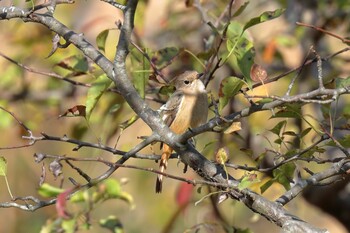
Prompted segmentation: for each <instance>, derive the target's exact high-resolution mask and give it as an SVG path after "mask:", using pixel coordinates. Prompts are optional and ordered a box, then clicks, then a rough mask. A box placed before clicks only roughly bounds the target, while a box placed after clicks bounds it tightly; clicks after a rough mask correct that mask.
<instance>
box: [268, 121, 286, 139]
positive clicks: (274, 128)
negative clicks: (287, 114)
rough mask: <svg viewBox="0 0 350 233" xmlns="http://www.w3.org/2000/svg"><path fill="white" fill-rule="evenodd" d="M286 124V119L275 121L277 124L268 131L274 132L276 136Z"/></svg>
mask: <svg viewBox="0 0 350 233" xmlns="http://www.w3.org/2000/svg"><path fill="white" fill-rule="evenodd" d="M286 124H287V121H280V122H278V123H277V125H275V127H273V128H272V129H270V132H272V133H274V134H276V135H277V136H280V133H281V130H282V128H283V127H284V126H285V125H286Z"/></svg>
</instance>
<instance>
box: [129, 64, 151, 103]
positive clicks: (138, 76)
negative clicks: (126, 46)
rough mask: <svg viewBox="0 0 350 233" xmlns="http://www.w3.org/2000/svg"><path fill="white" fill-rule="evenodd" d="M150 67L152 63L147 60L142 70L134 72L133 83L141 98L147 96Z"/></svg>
mask: <svg viewBox="0 0 350 233" xmlns="http://www.w3.org/2000/svg"><path fill="white" fill-rule="evenodd" d="M149 67H150V65H149V63H148V62H147V64H145V63H144V66H143V67H142V70H139V71H135V72H133V79H132V80H133V84H134V86H135V88H136V90H137V92H138V93H139V94H140V96H141V98H145V96H146V85H147V83H148V78H149V75H150V72H149Z"/></svg>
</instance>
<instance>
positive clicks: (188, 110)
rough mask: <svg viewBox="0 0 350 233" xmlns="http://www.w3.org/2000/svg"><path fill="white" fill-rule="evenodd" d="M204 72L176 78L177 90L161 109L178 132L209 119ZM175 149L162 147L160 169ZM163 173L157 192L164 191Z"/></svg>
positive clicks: (157, 185) (194, 72) (164, 165)
mask: <svg viewBox="0 0 350 233" xmlns="http://www.w3.org/2000/svg"><path fill="white" fill-rule="evenodd" d="M201 75H202V74H199V73H198V72H196V71H186V72H184V73H182V74H180V75H179V76H178V77H176V78H175V80H174V84H175V92H174V93H173V94H172V95H171V96H170V98H169V100H168V101H167V102H166V104H164V105H163V106H162V107H161V108H160V111H161V113H162V115H163V121H164V122H165V124H167V126H169V128H170V129H171V130H172V131H173V132H174V133H176V134H182V133H184V132H185V131H186V130H187V129H189V128H195V127H198V126H200V125H202V124H204V123H206V121H207V116H208V99H207V92H206V90H205V86H204V84H203V82H202V81H201V80H200V79H199V78H200V76H201ZM172 151H173V149H172V148H171V147H169V146H168V145H166V144H163V147H162V157H161V160H160V165H159V168H160V171H161V172H164V170H165V169H166V167H167V164H168V159H169V157H170V155H171V152H172ZM162 181H163V175H161V174H159V175H158V177H157V182H156V192H157V193H160V192H161V191H162Z"/></svg>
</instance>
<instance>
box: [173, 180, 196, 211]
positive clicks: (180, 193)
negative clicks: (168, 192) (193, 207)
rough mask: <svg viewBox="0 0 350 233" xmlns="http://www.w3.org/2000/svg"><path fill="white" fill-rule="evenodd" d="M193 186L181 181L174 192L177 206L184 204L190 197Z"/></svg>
mask: <svg viewBox="0 0 350 233" xmlns="http://www.w3.org/2000/svg"><path fill="white" fill-rule="evenodd" d="M193 188H194V186H193V185H192V184H188V183H184V182H183V183H181V184H180V186H179V188H178V190H177V194H176V202H177V204H178V205H179V206H186V205H187V204H188V203H189V202H190V201H191V197H192V190H193Z"/></svg>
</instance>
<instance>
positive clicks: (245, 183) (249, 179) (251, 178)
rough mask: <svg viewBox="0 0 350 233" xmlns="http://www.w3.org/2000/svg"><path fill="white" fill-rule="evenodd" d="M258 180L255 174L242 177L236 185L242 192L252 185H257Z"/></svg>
mask: <svg viewBox="0 0 350 233" xmlns="http://www.w3.org/2000/svg"><path fill="white" fill-rule="evenodd" d="M258 182H260V180H259V179H258V176H257V175H256V174H255V173H252V174H247V175H244V177H243V179H242V180H241V181H240V182H239V184H238V187H237V188H238V189H239V190H243V189H245V188H248V187H249V186H251V185H252V184H255V183H258Z"/></svg>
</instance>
